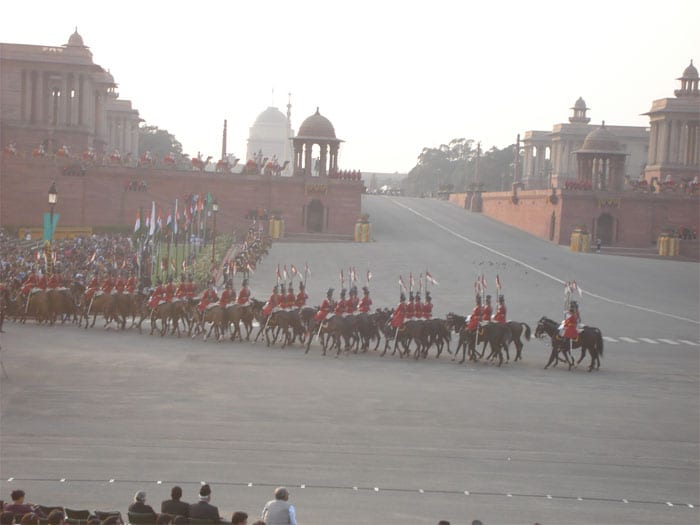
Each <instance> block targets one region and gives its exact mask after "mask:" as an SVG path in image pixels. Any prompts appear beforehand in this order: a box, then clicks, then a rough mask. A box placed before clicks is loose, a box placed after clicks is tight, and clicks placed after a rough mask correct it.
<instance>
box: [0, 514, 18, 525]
mask: <svg viewBox="0 0 700 525" xmlns="http://www.w3.org/2000/svg"><path fill="white" fill-rule="evenodd" d="M14 521H15V515H14V514H13V513H12V512H9V511H5V512H3V513H2V514H0V525H12V523H14Z"/></svg>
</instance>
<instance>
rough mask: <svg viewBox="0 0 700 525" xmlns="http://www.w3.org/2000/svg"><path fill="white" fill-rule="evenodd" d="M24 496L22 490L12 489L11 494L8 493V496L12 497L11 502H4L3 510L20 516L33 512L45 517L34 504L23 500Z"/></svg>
mask: <svg viewBox="0 0 700 525" xmlns="http://www.w3.org/2000/svg"><path fill="white" fill-rule="evenodd" d="M24 496H25V494H24V491H23V490H13V491H12V494H10V497H11V498H12V503H8V504H6V505H5V508H4V509H3V510H6V511H7V512H12V513H13V514H20V515H22V516H24V515H25V514H29V513H32V512H33V513H34V514H36V515H37V516H38V517H40V518H45V517H46V516H44V514H43V512H41V511H40V510H39V509H35V508H34V507H35V505H32V504H31V503H25V502H24Z"/></svg>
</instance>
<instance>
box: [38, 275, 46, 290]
mask: <svg viewBox="0 0 700 525" xmlns="http://www.w3.org/2000/svg"><path fill="white" fill-rule="evenodd" d="M47 286H48V279H46V274H45V273H42V274H41V277H39V282H37V283H36V287H37V288H39V289H40V290H43V291H46V287H47Z"/></svg>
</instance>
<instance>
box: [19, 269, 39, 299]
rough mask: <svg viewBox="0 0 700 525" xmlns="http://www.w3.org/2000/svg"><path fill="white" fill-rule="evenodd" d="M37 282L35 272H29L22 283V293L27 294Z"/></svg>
mask: <svg viewBox="0 0 700 525" xmlns="http://www.w3.org/2000/svg"><path fill="white" fill-rule="evenodd" d="M38 284H39V278H38V277H37V276H36V274H35V273H30V274H29V277H27V278H26V279H25V280H24V282H23V283H22V295H29V292H31V291H32V288H36V287H37V285H38Z"/></svg>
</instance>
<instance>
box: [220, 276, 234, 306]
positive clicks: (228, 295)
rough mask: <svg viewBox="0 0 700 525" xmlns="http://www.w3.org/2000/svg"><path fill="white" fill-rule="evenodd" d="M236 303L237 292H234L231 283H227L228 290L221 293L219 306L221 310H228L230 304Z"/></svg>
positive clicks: (225, 289)
mask: <svg viewBox="0 0 700 525" xmlns="http://www.w3.org/2000/svg"><path fill="white" fill-rule="evenodd" d="M235 302H236V292H235V291H234V290H233V285H232V284H231V281H226V288H224V291H223V292H222V293H221V298H220V299H219V306H220V307H221V308H226V307H227V306H228V305H229V304H230V303H235Z"/></svg>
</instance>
